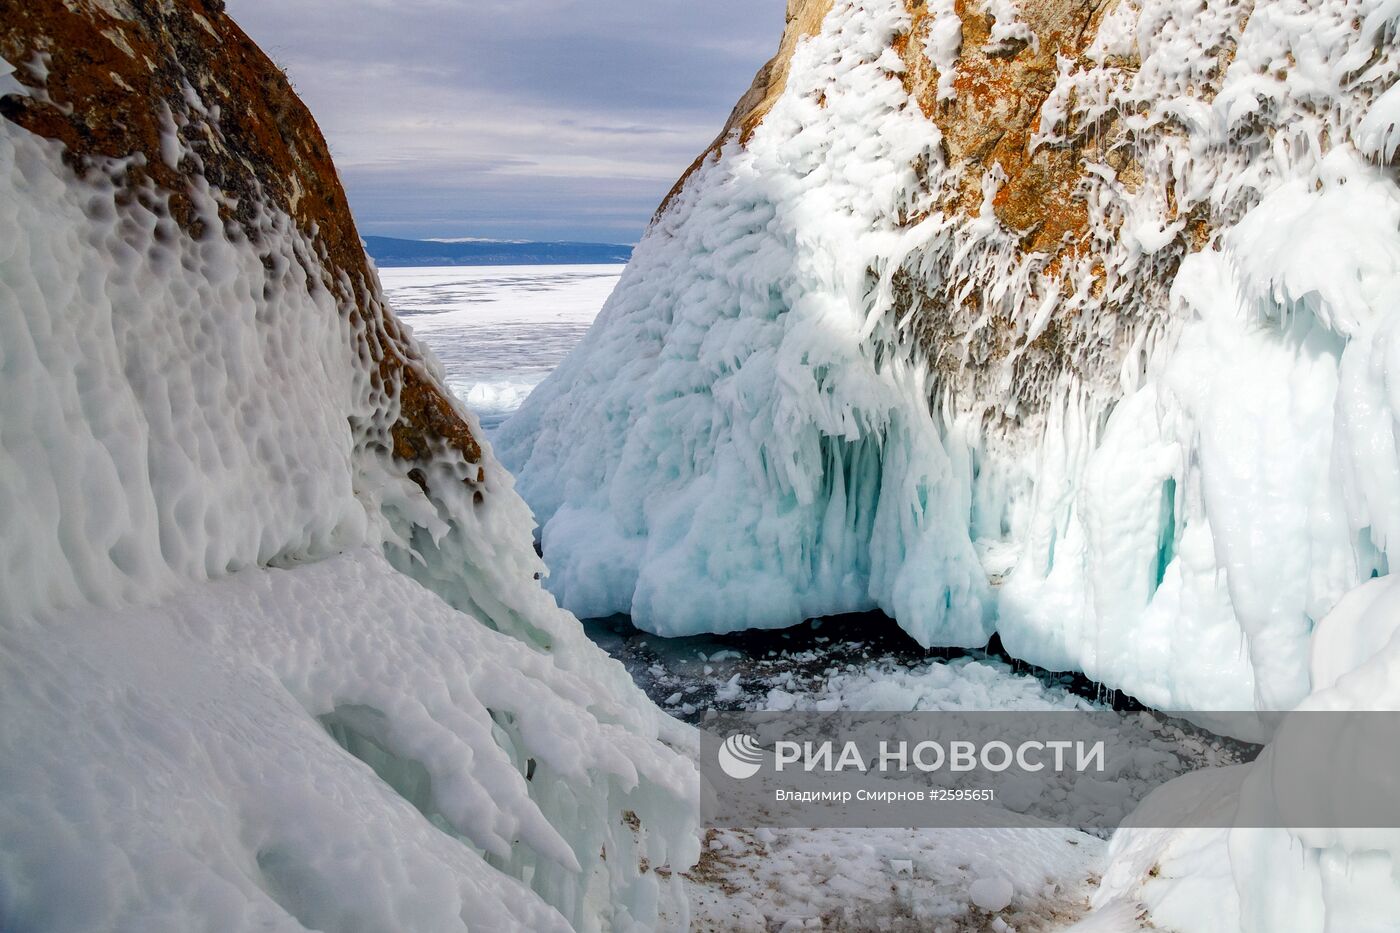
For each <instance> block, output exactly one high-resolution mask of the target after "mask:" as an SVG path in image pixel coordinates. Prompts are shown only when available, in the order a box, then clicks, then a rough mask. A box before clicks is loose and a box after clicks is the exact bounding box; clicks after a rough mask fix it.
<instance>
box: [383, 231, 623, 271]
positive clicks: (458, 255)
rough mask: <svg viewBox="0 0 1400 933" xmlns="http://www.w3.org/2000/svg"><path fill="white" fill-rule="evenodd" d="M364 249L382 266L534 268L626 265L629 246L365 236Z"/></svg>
mask: <svg viewBox="0 0 1400 933" xmlns="http://www.w3.org/2000/svg"><path fill="white" fill-rule="evenodd" d="M364 240H365V249H366V250H367V251H368V252H369V254H370V255H371V256H372V257H374V261H375V262H376V263H377V264H379V265H381V266H533V265H584V264H594V263H597V264H603V263H625V262H627V261H628V260H629V259H631V258H632V247H630V246H627V245H624V244H619V243H573V242H547V243H533V242H529V241H511V240H458V241H455V242H452V241H444V240H401V239H398V238H396V237H384V236H367V237H365V238H364Z"/></svg>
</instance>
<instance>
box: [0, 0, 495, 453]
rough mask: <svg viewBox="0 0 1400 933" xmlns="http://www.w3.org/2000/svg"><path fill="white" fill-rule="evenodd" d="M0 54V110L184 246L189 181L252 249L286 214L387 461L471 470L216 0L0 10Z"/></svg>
mask: <svg viewBox="0 0 1400 933" xmlns="http://www.w3.org/2000/svg"><path fill="white" fill-rule="evenodd" d="M0 56H3V57H4V58H5V60H6V61H8V62H10V63H11V64H12V65H14V66H15V68H16V71H15V75H14V77H15V78H16V79H17V80H18V81H19V82H20V83H22V84H24V85H26V86H27V88H29V89H30V91H31V92H30V93H29V94H26V95H20V94H11V95H7V96H5V97H3V98H0V116H3V117H4V118H5V119H8V120H9V121H11V122H12V123H15V124H17V125H19V126H21V127H24V128H25V129H27V130H29V131H30V132H32V133H35V134H37V135H39V136H43V137H46V138H48V139H52V140H56V141H57V142H59V143H61V144H62V145H63V157H64V159H65V161H66V162H67V163H68V164H69V166H70V167H72V168H73V169H74V170H75V171H77V172H78V173H80V174H85V173H87V172H89V171H91V170H92V169H93V168H95V167H101V166H104V165H107V166H110V165H111V164H114V163H113V160H117V161H118V162H119V163H120V164H121V166H122V170H121V172H120V173H119V178H120V181H121V184H122V186H123V191H122V195H123V196H124V197H133V198H134V197H138V196H140V197H150V196H151V195H150V194H143V193H142V192H151V191H152V189H154V192H157V193H158V196H159V197H162V198H164V199H165V201H166V203H167V204H168V207H169V211H170V214H171V216H172V218H173V219H174V220H175V222H176V223H178V224H180V226H181V227H183V228H184V229H185V230H186V231H187V232H188V233H189V234H190V235H192V236H199V235H201V234H202V233H203V226H204V225H205V224H206V223H209V222H211V220H212V218H208V217H200V216H198V215H197V212H196V211H195V210H194V209H193V206H192V201H191V198H190V191H191V185H192V184H194V183H195V180H196V178H200V177H202V178H203V180H204V181H206V182H207V183H208V184H209V186H210V187H211V188H213V189H216V190H217V191H218V192H219V193H220V197H219V198H218V201H219V204H220V217H219V218H218V221H219V222H222V223H223V224H224V225H225V227H226V230H227V232H229V233H230V234H236V235H239V236H246V237H248V238H249V239H251V240H253V241H254V242H255V243H256V240H257V236H258V226H259V224H258V217H259V212H260V211H264V210H266V209H271V210H274V211H280V212H282V213H284V214H286V215H287V216H288V217H290V218H291V219H292V221H293V223H294V224H295V226H296V228H297V230H298V232H299V233H300V234H301V235H302V236H303V237H305V238H306V240H307V241H308V242H309V243H310V244H311V245H312V248H313V249H314V250H315V251H316V253H317V254H318V255H316V256H308V257H305V258H304V260H303V262H304V264H305V265H306V268H307V272H308V282H309V284H310V283H314V285H319V286H322V287H324V288H326V289H327V290H328V291H329V292H330V293H331V294H333V295H334V296H335V297H336V300H337V303H338V305H339V307H340V309H341V313H342V314H344V315H345V316H346V317H347V318H348V319H349V320H351V321H352V322H353V323H354V324H355V325H356V329H357V332H358V333H359V334H360V339H361V341H362V343H363V348H362V350H363V352H365V353H366V354H367V355H368V358H369V359H370V360H372V361H373V363H374V364H375V367H376V370H377V377H378V379H379V382H380V384H381V387H383V388H384V389H385V390H386V392H388V393H389V394H390V395H391V396H396V397H397V400H398V410H399V418H398V420H397V422H396V423H395V424H394V425H393V428H392V434H393V438H392V442H393V448H394V453H395V454H396V455H397V456H399V457H400V458H402V459H406V460H414V459H422V458H424V457H426V456H427V453H428V451H429V450H432V449H434V448H438V449H440V448H441V446H442V445H443V444H446V445H447V446H449V447H451V448H455V449H456V450H457V451H458V452H459V453H460V455H461V456H462V458H463V459H465V460H466V461H467V462H469V463H475V462H477V461H479V460H480V458H481V449H480V447H479V446H478V444H477V441H476V439H475V438H474V437H473V436H472V433H471V429H470V428H469V427H468V425H467V423H466V422H465V421H464V420H463V419H462V417H461V416H460V415H459V414H458V413H457V411H456V410H455V408H454V406H453V403H452V401H451V400H450V398H449V396H448V394H447V390H446V389H445V388H443V387H442V386H441V385H439V384H438V382H437V380H436V379H435V378H434V377H433V376H432V375H431V374H430V373H429V371H428V370H427V368H426V367H425V365H424V364H423V362H422V360H421V359H420V358H419V354H418V351H417V350H416V348H415V347H414V345H413V344H412V343H411V341H409V340H407V339H405V337H404V335H403V333H402V330H401V328H400V327H399V325H398V323H397V321H395V319H394V318H393V316H392V314H391V313H390V312H389V311H388V309H386V308H385V307H384V306H383V303H382V300H381V298H380V294H379V288H378V285H377V282H376V280H375V277H374V275H373V273H372V272H371V271H370V268H369V262H368V260H367V259H366V257H365V253H364V248H363V246H362V244H361V241H360V236H359V232H358V231H357V230H356V227H355V222H354V219H353V218H352V216H351V214H350V205H349V202H348V201H347V200H346V197H345V192H344V190H343V189H342V187H341V184H340V179H339V177H338V176H337V174H336V171H335V166H334V165H333V163H332V161H331V155H330V149H329V148H328V147H327V145H326V141H325V139H324V137H322V135H321V131H320V129H319V128H318V127H317V125H316V121H315V120H314V119H313V118H312V116H311V114H310V112H308V111H307V109H306V107H305V105H303V104H302V102H301V101H300V99H298V97H297V95H296V92H295V91H294V90H293V89H292V86H291V83H290V82H289V81H288V80H287V77H286V75H284V74H283V73H282V71H281V69H279V68H278V67H277V66H276V65H275V64H273V62H272V61H271V60H270V59H268V57H267V56H266V55H264V54H263V52H262V51H261V50H260V49H259V48H258V47H257V46H256V45H255V44H254V43H253V41H252V40H251V39H249V38H248V37H247V36H246V35H245V34H244V33H243V31H242V30H241V29H240V28H239V27H238V26H237V24H235V23H234V22H233V20H232V19H231V18H230V17H229V16H228V15H227V13H226V12H225V11H224V5H223V3H222V2H220V0H181V2H180V3H178V4H171V3H162V2H159V0H107V2H97V0H67V2H64V3H56V2H55V3H48V2H41V3H30V2H24V0H0ZM314 285H311V287H314Z"/></svg>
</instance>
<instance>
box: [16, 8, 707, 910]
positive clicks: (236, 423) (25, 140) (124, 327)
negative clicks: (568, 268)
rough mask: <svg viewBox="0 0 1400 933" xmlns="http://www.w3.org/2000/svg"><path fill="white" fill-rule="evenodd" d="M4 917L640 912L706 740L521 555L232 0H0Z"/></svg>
mask: <svg viewBox="0 0 1400 933" xmlns="http://www.w3.org/2000/svg"><path fill="white" fill-rule="evenodd" d="M0 117H2V118H3V119H0V581H3V582H0V863H3V865H4V870H3V871H0V927H3V928H4V929H7V930H9V929H15V930H20V929H23V930H47V929H54V930H78V929H141V930H161V929H169V930H182V931H187V930H200V929H207V930H235V929H259V930H266V929H301V928H314V929H319V930H328V931H329V930H359V929H382V930H450V929H462V928H465V927H469V928H473V929H541V930H542V929H558V930H565V929H585V930H588V929H591V930H602V929H608V930H613V929H639V930H649V929H652V928H653V927H654V926H655V924H656V923H657V918H658V916H659V915H660V912H661V911H662V910H663V909H665V910H666V911H667V914H668V915H669V916H673V917H674V916H680V917H683V916H684V905H683V903H682V902H681V891H680V887H679V881H678V879H676V878H674V877H673V876H670V875H665V874H662V875H658V873H657V872H656V871H653V870H651V867H652V866H656V867H665V866H667V865H670V866H671V867H673V868H681V867H684V866H685V865H688V864H689V863H690V861H692V860H693V859H694V858H695V856H696V854H697V850H698V842H697V841H696V838H695V830H694V825H693V824H694V818H695V816H694V801H695V769H694V765H693V763H692V762H691V760H690V759H689V757H688V755H687V751H688V749H689V747H690V745H691V744H692V742H693V738H692V735H691V734H690V732H689V731H688V730H687V729H686V728H685V727H683V726H680V725H679V724H677V723H675V722H673V721H672V720H670V719H669V718H667V717H665V716H664V715H662V714H661V713H659V712H658V711H657V710H656V709H655V708H654V707H653V706H652V705H651V704H650V703H649V702H648V701H647V700H646V699H645V697H644V696H643V695H642V694H641V693H640V691H638V690H637V689H636V688H635V687H634V686H633V685H632V683H631V681H630V679H629V678H628V676H627V674H626V672H625V671H624V670H623V669H622V667H621V666H620V665H618V664H616V663H615V662H613V661H611V660H610V659H608V658H607V657H606V656H605V655H604V654H603V653H602V652H600V651H599V650H597V649H596V648H595V647H594V646H593V645H592V644H591V643H590V642H588V640H587V639H586V638H585V636H584V635H583V632H582V630H581V628H580V627H579V625H578V623H577V621H576V620H575V619H574V618H573V617H571V616H570V615H569V614H568V613H566V612H564V611H562V610H560V609H559V608H558V607H557V605H556V604H555V602H554V600H553V599H552V598H551V597H550V596H549V595H548V594H547V593H545V592H544V591H543V590H542V589H541V588H540V586H539V584H538V582H537V578H538V576H539V575H540V574H541V573H542V571H543V569H544V567H543V565H542V564H541V563H540V562H539V560H538V558H537V557H536V556H535V553H534V551H533V548H532V541H531V520H530V514H529V511H528V509H527V508H526V506H525V505H524V503H523V502H522V501H521V500H520V499H519V497H518V496H517V495H516V493H515V492H514V490H513V488H512V481H511V478H510V476H509V475H508V474H507V473H506V472H505V470H504V469H502V468H501V467H500V465H499V464H498V463H497V462H496V460H495V458H494V456H493V454H492V452H491V451H490V449H489V447H488V446H487V445H485V444H484V443H481V442H480V441H479V440H478V438H479V437H480V433H479V429H478V426H477V423H476V420H475V418H474V417H473V416H472V415H471V414H470V413H469V412H468V411H466V410H465V409H464V408H462V407H461V406H460V405H459V404H458V403H457V402H456V401H455V400H454V399H453V398H452V396H451V395H450V393H448V392H447V391H446V390H445V389H444V388H443V386H442V382H441V378H440V370H439V367H438V366H437V364H436V362H435V361H434V360H433V359H432V357H431V355H429V354H428V353H426V352H425V351H424V350H423V349H422V348H421V347H420V346H419V345H418V344H417V342H416V341H415V340H414V339H413V337H412V335H411V334H410V333H408V331H407V330H406V329H405V328H403V327H402V326H400V325H399V324H398V323H397V322H396V321H395V320H394V318H393V316H392V314H391V313H390V312H389V311H388V309H387V308H386V307H385V306H384V303H383V300H382V296H381V293H380V289H379V284H378V281H377V278H376V275H375V273H374V270H373V268H372V267H371V266H370V265H369V264H368V262H367V260H366V258H365V255H364V252H363V250H362V248H361V244H360V240H359V237H358V234H357V232H356V230H355V226H354V223H353V221H352V219H351V216H350V213H349V210H348V207H347V204H346V201H345V196H344V193H343V192H342V190H341V187H340V184H339V182H338V180H337V178H336V174H335V171H334V168H333V166H332V164H331V160H330V156H329V152H328V150H327V147H326V144H325V142H324V140H323V139H322V137H321V135H320V133H319V131H318V130H317V128H316V125H315V123H314V121H313V120H312V118H311V116H310V115H309V114H308V113H307V111H306V110H305V108H304V107H303V106H302V104H301V103H300V102H299V101H298V99H297V97H296V95H295V94H294V92H293V91H292V89H291V87H290V85H289V84H288V82H287V80H286V78H285V77H284V76H283V75H282V73H281V72H280V71H279V70H278V69H277V68H276V67H275V66H274V65H273V64H272V63H271V62H270V61H269V60H268V59H267V58H266V57H265V56H264V55H263V54H262V53H261V52H260V51H259V50H258V49H257V48H256V47H255V46H254V45H253V43H252V42H251V41H249V40H248V38H247V37H246V36H245V35H244V34H243V33H242V32H241V31H240V30H239V29H238V27H237V26H236V25H235V24H234V23H233V22H232V21H231V20H230V19H229V17H228V16H227V15H226V14H225V13H224V11H223V4H222V3H219V2H215V0H189V2H180V3H164V2H156V0H149V2H147V0H71V2H65V3H58V2H53V3H48V2H44V3H24V4H12V5H9V6H8V7H7V8H6V10H5V13H4V16H3V19H0Z"/></svg>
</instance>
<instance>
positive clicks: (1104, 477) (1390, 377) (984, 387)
mask: <svg viewBox="0 0 1400 933" xmlns="http://www.w3.org/2000/svg"><path fill="white" fill-rule="evenodd" d="M1397 77H1400V3H1397V2H1396V0H1306V2H1305V0H1259V2H1241V0H1189V2H1183V0H1105V2H1102V3H1089V2H1071V0H1051V2H1044V3H1042V2H1029V0H987V2H985V3H977V2H964V0H907V2H906V0H865V2H850V0H834V2H830V0H812V2H802V0H794V2H792V3H790V5H789V17H788V33H787V35H786V36H785V37H784V39H783V43H782V51H781V52H780V54H779V57H778V58H777V59H775V60H774V61H773V62H772V63H770V64H769V65H768V66H766V67H765V68H764V69H763V70H762V71H761V72H760V73H759V76H758V78H757V79H756V80H755V83H754V87H753V89H752V90H751V91H750V92H749V93H748V94H747V95H746V96H745V97H744V99H743V101H741V103H740V105H739V107H738V109H736V111H735V114H734V116H733V118H732V119H731V120H730V123H729V126H728V127H726V130H725V132H724V134H722V136H721V137H720V138H719V139H718V140H717V141H716V143H715V145H714V146H713V147H712V148H711V150H710V151H708V152H707V153H706V154H705V155H704V156H702V157H701V159H699V160H698V161H697V162H696V164H695V165H694V166H693V167H692V169H691V171H689V172H688V173H687V175H686V177H685V178H683V179H682V181H681V182H680V183H679V184H678V185H677V186H676V188H675V190H674V191H673V192H672V193H671V195H670V196H669V197H668V199H667V201H666V203H665V204H664V205H663V206H662V208H661V210H660V211H659V212H658V214H657V216H656V218H655V219H654V221H653V223H652V225H651V228H650V229H649V230H648V232H647V234H646V236H645V238H644V239H643V241H642V242H641V244H639V246H638V247H637V249H636V252H635V255H634V259H633V261H632V263H631V265H630V267H629V268H628V269H627V271H626V273H625V274H624V276H623V279H622V281H621V283H620V284H619V286H618V289H617V291H616V292H615V294H614V295H613V296H612V298H611V300H610V301H609V303H608V305H607V306H606V307H605V308H604V310H603V312H602V314H601V315H600V316H599V318H598V321H597V323H596V324H595V326H594V327H593V329H592V330H591V331H590V333H589V334H588V335H587V337H586V338H585V339H584V340H583V342H582V343H581V344H580V346H579V347H578V348H577V350H576V351H575V352H574V353H573V354H572V356H571V357H569V358H568V359H567V360H566V361H565V362H564V364H563V365H562V366H560V368H559V369H558V370H557V371H556V372H555V373H554V375H553V376H551V377H550V378H549V379H548V380H546V381H545V382H544V383H543V384H541V386H540V387H539V389H538V390H536V392H535V393H534V394H533V395H532V396H531V397H530V398H529V400H528V401H527V402H526V404H525V405H524V407H523V408H522V409H521V410H520V412H519V413H518V414H517V415H516V416H515V418H514V419H513V420H512V421H510V422H508V423H507V424H506V425H505V426H504V427H503V428H502V430H501V433H500V435H499V436H498V444H499V446H500V448H501V449H502V451H503V454H502V455H503V458H504V460H505V462H506V463H507V464H508V465H509V466H511V467H512V468H513V469H514V470H516V472H517V475H518V482H519V485H520V489H521V491H522V493H523V494H524V496H525V498H526V500H527V501H528V502H529V503H530V505H531V506H532V508H533V509H534V511H535V514H536V516H537V518H538V520H539V522H540V525H541V537H542V543H543V548H544V554H545V558H546V560H547V562H548V564H549V566H550V570H551V576H550V578H549V581H548V585H549V586H550V588H551V589H552V591H553V592H554V593H556V594H557V595H558V596H559V598H560V600H561V602H562V603H563V605H565V606H567V607H569V608H572V609H574V610H575V611H576V612H578V613H580V614H590V615H601V614H604V613H611V612H629V613H631V615H632V617H633V618H634V619H635V620H636V621H637V623H638V624H639V625H641V626H643V627H646V628H650V629H652V630H655V631H657V632H661V633H668V634H669V633H686V632H693V631H697V630H703V629H710V630H727V629H736V628H745V627H762V626H769V627H776V626H783V625H787V624H790V623H793V622H796V621H798V620H799V619H801V618H803V617H805V616H814V615H821V614H830V613H837V612H843V611H848V610H855V609H865V608H870V607H879V608H881V609H883V610H885V611H886V612H887V613H889V614H890V615H892V616H893V617H894V618H895V619H896V620H897V621H898V622H899V624H900V625H901V626H903V627H904V628H905V629H906V630H907V631H908V632H910V634H912V635H913V636H914V637H915V638H917V639H918V640H919V641H920V642H922V643H924V644H925V645H981V644H983V643H984V642H985V641H986V640H987V639H988V638H989V637H990V636H991V635H992V634H993V633H994V632H996V633H999V634H1000V637H1001V639H1002V642H1003V644H1004V645H1005V647H1006V648H1007V650H1008V651H1009V652H1010V653H1011V654H1013V655H1015V656H1017V657H1020V658H1023V659H1025V660H1028V661H1031V662H1034V663H1036V664H1039V665H1042V666H1045V667H1048V668H1052V669H1057V670H1066V669H1070V670H1079V671H1082V672H1084V673H1085V674H1087V675H1089V676H1090V677H1092V678H1094V679H1096V680H1099V681H1101V682H1103V683H1106V684H1108V685H1110V686H1112V687H1115V688H1120V689H1122V690H1125V691H1127V692H1129V693H1131V694H1133V695H1134V696H1136V697H1137V698H1139V699H1141V700H1142V701H1143V702H1145V703H1147V704H1150V705H1153V706H1156V707H1159V708H1164V709H1178V710H1195V711H1198V712H1199V711H1208V710H1234V709H1260V710H1277V709H1289V708H1293V707H1295V706H1296V705H1298V704H1300V703H1304V704H1307V705H1308V706H1318V707H1323V708H1366V707H1367V706H1376V707H1378V708H1390V709H1394V708H1397V707H1396V703H1397V702H1398V701H1400V696H1397V693H1396V687H1395V684H1396V682H1397V677H1396V674H1395V664H1396V661H1397V659H1400V642H1393V641H1392V635H1393V634H1394V629H1395V621H1394V620H1395V619H1396V618H1400V603H1397V602H1396V601H1395V600H1394V599H1393V592H1394V588H1393V587H1392V586H1391V585H1390V584H1391V577H1390V574H1391V571H1392V568H1391V561H1392V560H1393V559H1395V557H1396V556H1400V555H1396V553H1395V549H1396V548H1400V455H1398V454H1397V449H1400V448H1397V415H1400V385H1397V382H1396V375H1395V374H1396V373H1397V371H1400V369H1398V368H1397V367H1400V360H1398V359H1397V357H1396V354H1397V352H1400V338H1398V337H1397V333H1400V332H1398V331H1397V328H1400V314H1397V311H1400V176H1398V175H1397V153H1398V152H1400V83H1397ZM1373 578H1377V579H1373ZM1368 581H1371V582H1368ZM1324 619H1325V620H1326V621H1324ZM1377 779H1378V780H1385V779H1387V776H1385V775H1378V776H1377ZM1115 847H1116V849H1115V851H1116V852H1117V855H1118V860H1117V862H1116V863H1115V868H1114V869H1113V871H1112V872H1111V873H1110V875H1109V877H1108V878H1107V879H1106V883H1105V894H1104V896H1103V899H1102V902H1101V905H1100V906H1101V907H1103V908H1104V909H1105V910H1109V909H1116V907H1123V908H1124V909H1125V910H1126V913H1121V914H1118V916H1126V917H1128V918H1130V921H1132V922H1135V918H1137V917H1139V916H1146V915H1147V912H1149V911H1158V910H1160V915H1159V914H1157V913H1154V914H1153V916H1159V918H1160V919H1161V920H1162V923H1163V924H1164V925H1166V926H1169V927H1171V928H1175V929H1183V930H1188V929H1212V930H1215V929H1220V930H1229V929H1238V928H1244V929H1249V930H1256V931H1275V930H1282V929H1289V930H1299V931H1314V930H1317V931H1321V930H1323V929H1328V930H1334V929H1335V930H1342V929H1346V930H1360V929H1366V930H1373V929H1374V930H1380V929H1391V928H1393V923H1394V918H1395V916H1396V915H1397V912H1400V888H1397V886H1396V884H1395V881H1394V878H1395V869H1394V866H1395V865H1396V864H1400V862H1396V861H1395V859H1396V857H1397V855H1400V844H1397V842H1396V840H1395V839H1394V834H1393V833H1382V832H1373V833H1367V832H1364V831H1363V832H1356V833H1328V832H1322V831H1299V832H1298V833H1295V834H1290V833H1287V832H1284V831H1281V830H1280V831H1276V832H1272V831H1271V832H1264V831H1253V830H1240V831H1236V832H1234V833H1229V834H1227V833H1219V832H1204V831H1202V832H1199V833H1194V834H1193V833H1185V834H1177V835H1174V836H1173V835H1171V834H1165V835H1160V834H1159V835H1155V836H1154V835H1153V834H1141V833H1139V834H1123V835H1122V836H1120V838H1119V839H1118V840H1116V842H1115ZM1159 876H1160V877H1159ZM1203 899H1204V901H1205V902H1208V903H1210V904H1212V905H1216V906H1218V907H1219V910H1218V911H1205V912H1203V911H1202V910H1201V909H1200V905H1201V904H1202V903H1203ZM1193 905H1194V907H1195V908H1196V909H1195V912H1194V913H1193ZM1095 922H1097V921H1095ZM1105 922H1107V924H1108V925H1106V926H1096V927H1092V928H1093V929H1122V928H1123V927H1121V926H1119V927H1115V926H1113V924H1112V922H1111V921H1105ZM1090 928H1091V927H1086V928H1085V929H1090Z"/></svg>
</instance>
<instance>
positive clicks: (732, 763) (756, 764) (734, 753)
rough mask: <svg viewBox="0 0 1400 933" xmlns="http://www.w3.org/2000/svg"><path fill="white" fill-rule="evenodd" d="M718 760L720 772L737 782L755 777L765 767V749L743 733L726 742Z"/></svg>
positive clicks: (756, 740) (721, 746)
mask: <svg viewBox="0 0 1400 933" xmlns="http://www.w3.org/2000/svg"><path fill="white" fill-rule="evenodd" d="M718 758H719V767H720V770H721V771H723V772H724V773H725V774H727V775H729V776H730V777H732V778H734V779H735V780H736V781H742V780H743V779H744V778H751V777H753V776H754V775H755V774H757V773H758V769H759V768H761V767H763V749H762V748H760V747H759V744H758V739H755V738H754V737H753V736H751V735H746V734H744V733H742V732H740V733H736V734H735V735H731V736H730V737H729V738H727V739H725V740H724V743H723V744H721V745H720V747H719V754H718Z"/></svg>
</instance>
